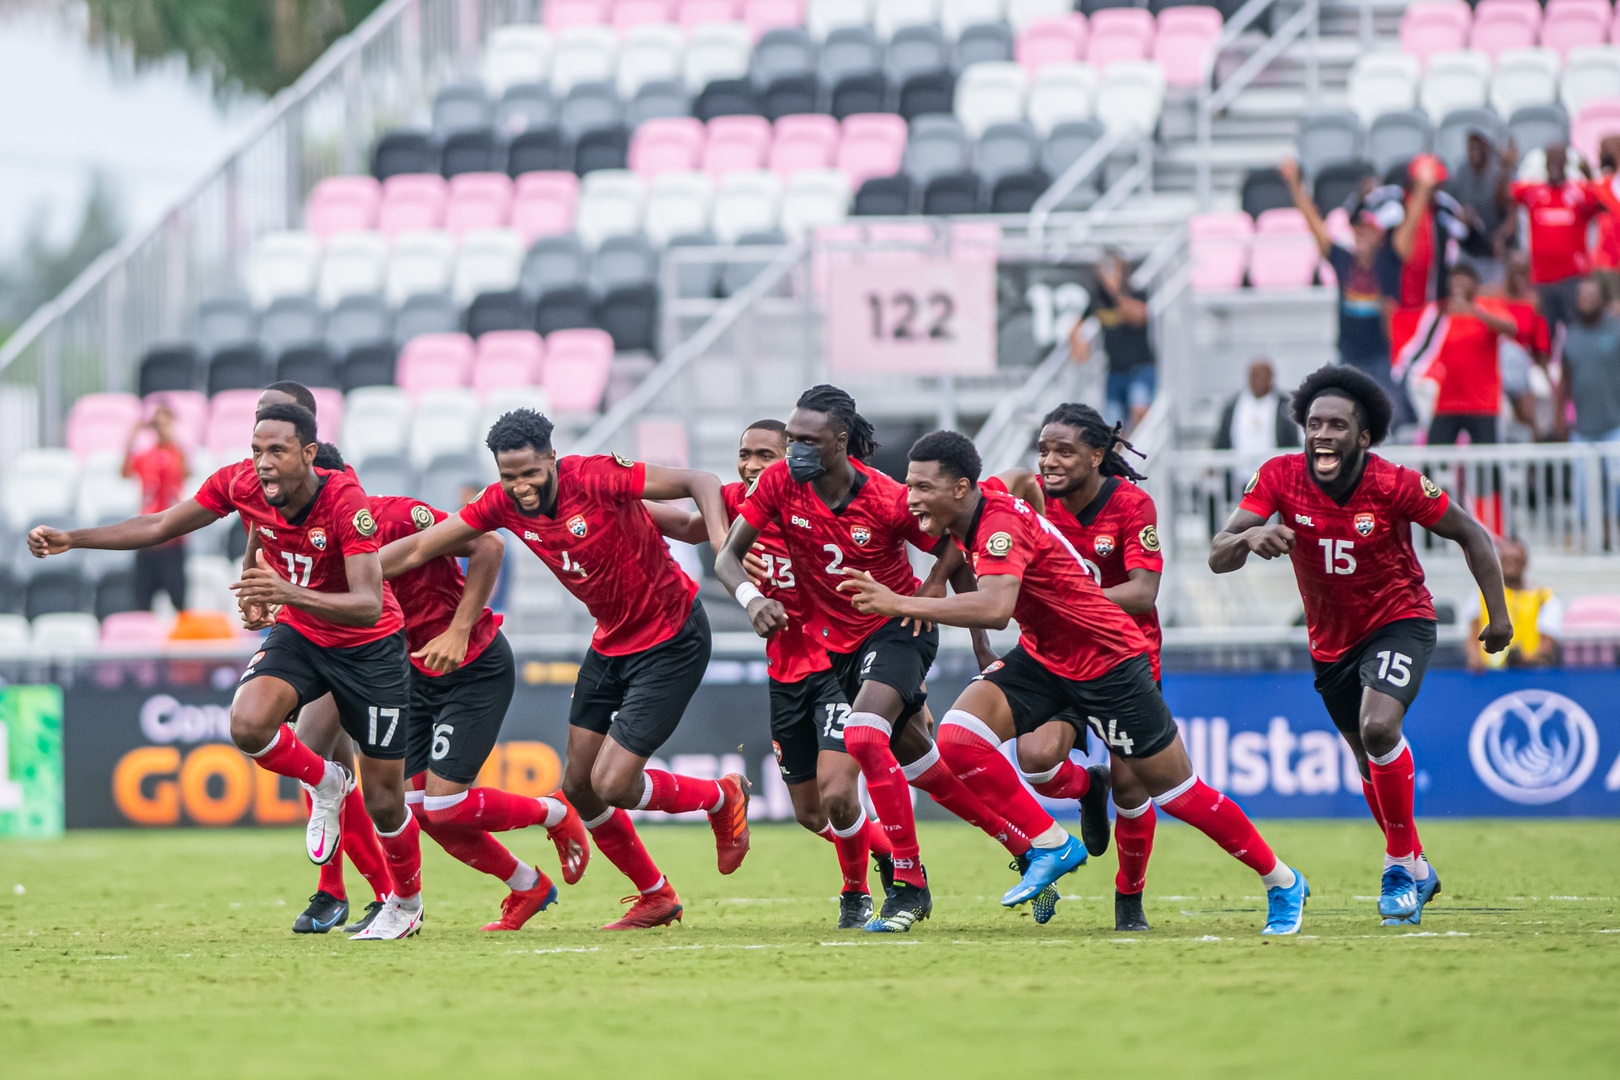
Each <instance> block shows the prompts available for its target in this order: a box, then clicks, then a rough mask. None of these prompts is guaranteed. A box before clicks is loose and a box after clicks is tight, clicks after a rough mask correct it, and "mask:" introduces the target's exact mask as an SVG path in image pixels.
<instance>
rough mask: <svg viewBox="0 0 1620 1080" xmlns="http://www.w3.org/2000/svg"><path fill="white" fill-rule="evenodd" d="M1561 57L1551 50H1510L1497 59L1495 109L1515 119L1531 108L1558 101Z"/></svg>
mask: <svg viewBox="0 0 1620 1080" xmlns="http://www.w3.org/2000/svg"><path fill="white" fill-rule="evenodd" d="M1558 69H1559V60H1558V54H1557V53H1555V52H1553V51H1552V50H1551V49H1508V50H1506V51H1504V52H1502V53H1499V54H1498V55H1497V57H1496V67H1495V69H1494V70H1493V71H1492V72H1491V92H1490V103H1491V108H1493V109H1495V110H1496V112H1497V114H1498V115H1500V116H1512V115H1513V114H1514V113H1515V112H1516V111H1518V110H1519V109H1522V108H1525V107H1526V106H1529V105H1550V104H1552V103H1553V102H1555V101H1557V100H1558Z"/></svg>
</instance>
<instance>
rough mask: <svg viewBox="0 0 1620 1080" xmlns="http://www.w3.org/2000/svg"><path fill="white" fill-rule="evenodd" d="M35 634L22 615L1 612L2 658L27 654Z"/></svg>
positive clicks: (0, 639) (0, 637) (0, 647)
mask: <svg viewBox="0 0 1620 1080" xmlns="http://www.w3.org/2000/svg"><path fill="white" fill-rule="evenodd" d="M33 640H34V634H33V631H32V630H31V629H30V628H29V626H28V620H27V619H25V618H23V617H22V616H21V615H4V614H0V658H5V659H12V658H14V657H20V656H27V655H28V649H29V646H30V645H31V644H32V643H33Z"/></svg>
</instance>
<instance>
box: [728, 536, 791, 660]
mask: <svg viewBox="0 0 1620 1080" xmlns="http://www.w3.org/2000/svg"><path fill="white" fill-rule="evenodd" d="M758 539H759V530H758V529H756V528H754V527H753V526H752V525H750V524H749V523H748V519H747V518H745V517H743V516H742V515H741V514H738V515H737V520H736V521H733V522H732V523H731V531H730V532H728V533H726V538H725V541H724V543H722V544H721V545H720V550H719V552H717V553H716V554H715V557H714V576H715V577H717V578H719V579H720V584H722V585H724V586H725V587H726V591H727V592H729V593H730V594H731V595H732V596H734V597H736V598H737V602H738V603H739V604H741V605H742V606H743V607H744V608H745V609H747V611H748V621H749V622H750V623H752V624H753V626H754V633H756V634H758V635H759V636H760V637H770V636H771V635H772V634H774V633H776V632H777V631H778V630H785V629H787V623H788V619H787V608H785V607H783V606H782V604H781V602H780V601H777V600H772V599H771V598H770V597H768V596H762V595H761V594H760V591H759V586H757V585H755V584H754V583H753V582H752V581H751V580H749V576H748V570H747V568H746V567H744V566H743V559H744V558H745V557H747V555H748V552H749V549H751V548H752V547H753V546H754V541H755V540H758Z"/></svg>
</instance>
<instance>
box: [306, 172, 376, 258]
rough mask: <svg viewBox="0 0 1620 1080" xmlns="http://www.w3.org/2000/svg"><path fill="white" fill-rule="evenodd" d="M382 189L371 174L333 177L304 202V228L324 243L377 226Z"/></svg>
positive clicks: (312, 192)
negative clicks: (346, 233) (339, 236)
mask: <svg viewBox="0 0 1620 1080" xmlns="http://www.w3.org/2000/svg"><path fill="white" fill-rule="evenodd" d="M381 200H382V188H381V187H380V186H379V185H378V183H377V180H376V178H375V177H371V176H329V177H327V178H326V179H325V180H322V181H321V182H320V183H318V184H316V185H315V188H314V190H313V191H311V192H310V193H309V198H308V199H306V200H305V201H304V228H305V229H306V230H307V231H308V232H310V233H311V234H313V235H314V236H315V238H316V239H317V240H320V241H321V242H322V243H325V242H327V241H329V240H330V239H331V238H332V237H333V236H335V235H337V234H338V233H343V232H357V231H362V230H367V229H375V228H376V227H377V208H378V204H379V203H380V202H381Z"/></svg>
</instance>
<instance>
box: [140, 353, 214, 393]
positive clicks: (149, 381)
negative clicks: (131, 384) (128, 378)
mask: <svg viewBox="0 0 1620 1080" xmlns="http://www.w3.org/2000/svg"><path fill="white" fill-rule="evenodd" d="M200 369H201V360H200V359H199V357H198V356H197V350H196V349H194V348H192V347H191V345H190V344H189V343H188V344H181V345H154V346H153V347H152V348H150V349H148V350H146V354H145V355H144V356H142V357H141V367H140V374H139V377H138V378H137V388H138V390H139V393H140V396H141V397H145V396H146V395H148V394H155V393H158V392H159V391H163V390H195V389H196V388H197V386H198V385H199V384H200V383H201V381H202V380H201V378H200V377H199V376H200Z"/></svg>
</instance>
